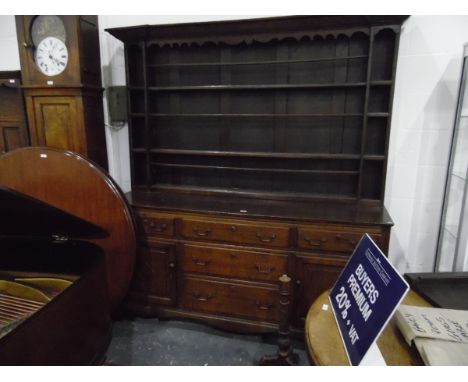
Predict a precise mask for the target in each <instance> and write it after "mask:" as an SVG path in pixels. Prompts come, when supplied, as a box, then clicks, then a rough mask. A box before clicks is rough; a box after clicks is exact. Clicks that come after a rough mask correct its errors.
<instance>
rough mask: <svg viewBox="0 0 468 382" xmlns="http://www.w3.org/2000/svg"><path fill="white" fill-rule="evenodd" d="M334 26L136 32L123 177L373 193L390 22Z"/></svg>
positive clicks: (390, 59)
mask: <svg viewBox="0 0 468 382" xmlns="http://www.w3.org/2000/svg"><path fill="white" fill-rule="evenodd" d="M309 27H311V28H313V26H308V27H307V28H309ZM175 28H176V27H175ZM290 28H292V29H291V30H294V29H295V28H296V26H293V25H291V26H290ZM150 29H151V30H152V28H150ZM175 30H177V28H176V29H175ZM344 30H348V27H344ZM344 30H335V31H334V32H331V30H330V33H331V34H332V35H333V38H328V33H329V31H328V30H326V31H325V32H324V33H325V38H324V39H320V40H317V39H307V38H302V37H304V36H301V37H299V36H298V35H295V34H294V33H293V35H291V36H289V37H288V36H286V35H287V34H288V33H286V32H285V33H286V34H285V35H284V36H283V37H284V38H282V39H278V38H277V37H275V36H276V35H275V33H273V34H272V35H271V36H269V37H268V39H263V37H262V36H263V33H264V32H263V31H262V32H261V36H257V37H256V38H254V39H253V40H252V36H246V39H245V40H240V41H239V42H238V43H234V42H233V40H232V39H233V38H234V36H233V35H230V34H229V33H228V32H226V33H227V34H224V32H223V34H221V35H216V38H215V40H213V41H212V43H210V44H208V43H207V44H204V43H194V44H191V43H188V42H187V41H186V38H188V37H189V36H185V37H182V35H180V36H179V35H178V34H177V33H176V34H175V35H173V36H171V37H170V38H169V40H168V42H167V43H165V44H164V45H160V44H159V43H158V41H157V40H158V38H157V37H156V36H154V38H149V37H148V36H147V35H146V34H142V35H139V37H138V38H137V39H138V47H137V46H136V44H135V42H136V41H134V42H133V43H132V44H131V47H135V48H131V49H130V48H129V45H127V60H128V61H129V62H130V65H129V64H128V63H127V71H128V73H127V78H129V79H130V81H129V83H130V84H134V85H136V86H129V88H128V89H129V94H128V96H129V99H130V105H131V108H133V109H132V110H133V111H135V113H130V117H129V134H130V138H131V140H130V141H131V142H132V144H135V148H134V149H133V150H132V155H133V159H134V161H133V163H132V174H133V178H132V182H133V183H132V184H142V183H144V184H145V186H146V189H147V190H150V187H151V185H157V184H159V183H170V184H173V185H174V186H188V187H192V186H199V187H202V188H203V187H207V188H210V187H218V186H219V187H221V188H222V187H227V188H228V187H230V185H235V186H232V187H239V188H240V189H241V190H247V191H246V192H247V193H248V192H250V191H251V189H254V188H260V187H261V185H262V184H263V185H264V186H265V187H267V188H268V187H269V186H268V185H269V184H274V185H276V186H275V187H277V188H276V189H277V190H281V191H282V190H290V191H291V192H295V191H296V192H299V193H300V192H305V193H307V192H310V193H311V194H317V193H319V194H320V193H323V194H324V195H326V194H328V193H331V194H342V195H348V194H353V196H355V197H356V198H357V199H358V200H361V199H371V200H374V201H381V200H382V199H383V195H384V193H383V189H384V185H385V179H384V176H385V166H386V164H387V163H386V161H387V150H388V137H389V134H388V133H389V128H390V126H389V124H388V122H389V120H390V118H391V102H392V97H393V92H392V87H393V84H394V75H395V67H396V66H395V62H394V60H395V58H396V57H397V54H396V52H395V49H396V47H398V44H397V38H398V28H396V29H395V28H394V27H393V26H392V27H391V28H388V27H385V28H383V27H382V25H381V24H379V26H378V27H376V28H374V29H372V30H371V29H366V30H367V33H359V32H356V30H355V29H353V28H351V29H349V30H348V32H344ZM179 32H180V31H179ZM231 32H232V33H233V34H234V35H236V34H237V33H240V32H241V31H237V30H236V31H234V30H232V31H231ZM199 33H200V34H201V35H204V33H205V32H202V31H201V30H200V32H199ZM343 33H344V35H345V36H347V37H346V38H341V37H340V36H343ZM228 35H229V36H228ZM208 37H209V36H205V38H208ZM270 37H271V38H270ZM190 38H193V36H190ZM210 38H214V37H213V36H212V37H210ZM285 39H288V41H285ZM179 40H180V41H179ZM236 41H237V40H236ZM206 42H208V41H206ZM238 44H240V45H238ZM335 54H338V55H340V54H341V55H342V56H340V57H337V56H335ZM192 148H193V149H192ZM200 148H201V149H200ZM296 151H297V152H296ZM366 153H367V154H366ZM282 161H287V163H284V164H281V163H282ZM328 162H330V163H328ZM278 163H279V165H278ZM327 169H337V170H336V171H335V170H327ZM176 170H177V171H176ZM182 170H183V171H182ZM222 171H224V172H223V173H222ZM173 173H174V174H175V173H176V175H174V174H173ZM220 174H222V175H223V176H224V179H221V178H223V177H221V176H220ZM294 174H303V175H304V176H303V177H304V178H307V177H310V178H312V177H315V175H314V174H317V176H316V179H317V181H316V182H315V181H313V182H307V181H305V180H302V179H301V178H296V175H294ZM291 179H293V180H292V181H291ZM314 179H315V178H314ZM296 180H297V181H296ZM351 180H352V181H351ZM355 180H356V181H355ZM248 190H250V191H248ZM354 194H355V195H354Z"/></svg>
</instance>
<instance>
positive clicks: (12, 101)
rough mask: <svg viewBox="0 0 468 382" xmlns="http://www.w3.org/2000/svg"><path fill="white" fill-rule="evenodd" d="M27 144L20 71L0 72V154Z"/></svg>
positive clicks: (26, 126)
mask: <svg viewBox="0 0 468 382" xmlns="http://www.w3.org/2000/svg"><path fill="white" fill-rule="evenodd" d="M28 145H29V134H28V125H27V118H26V110H25V105H24V99H23V90H22V89H21V73H20V72H18V71H4V72H0V154H2V153H5V152H7V151H11V150H14V149H17V148H19V147H25V146H28Z"/></svg>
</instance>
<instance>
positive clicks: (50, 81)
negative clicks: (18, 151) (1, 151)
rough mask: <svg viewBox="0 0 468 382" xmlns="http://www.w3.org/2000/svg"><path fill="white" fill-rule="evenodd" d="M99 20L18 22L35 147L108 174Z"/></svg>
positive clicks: (67, 18) (66, 18)
mask: <svg viewBox="0 0 468 382" xmlns="http://www.w3.org/2000/svg"><path fill="white" fill-rule="evenodd" d="M97 21H98V20H97V16H16V29H17V36H18V45H19V51H20V61H21V71H22V79H23V89H24V96H25V102H26V111H27V116H28V124H29V132H30V137H31V144H32V145H33V146H49V147H57V148H62V149H67V150H71V151H75V152H77V153H80V154H82V155H85V156H87V157H88V158H89V159H91V160H93V161H94V162H96V163H97V164H99V165H100V166H101V167H103V168H104V169H107V150H106V140H105V128H104V116H103V104H102V90H103V89H102V85H101V63H100V51H99V30H98V22H97Z"/></svg>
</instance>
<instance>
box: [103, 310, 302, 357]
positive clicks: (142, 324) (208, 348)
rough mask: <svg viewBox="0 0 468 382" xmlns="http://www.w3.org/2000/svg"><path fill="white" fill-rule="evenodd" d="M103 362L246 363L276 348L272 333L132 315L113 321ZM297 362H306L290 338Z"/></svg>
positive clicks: (295, 342) (272, 351)
mask: <svg viewBox="0 0 468 382" xmlns="http://www.w3.org/2000/svg"><path fill="white" fill-rule="evenodd" d="M112 337H113V338H112V342H111V344H110V346H109V350H108V353H107V362H108V363H110V364H117V365H139V366H144V365H153V366H169V365H174V366H189V365H191V366H196V365H200V366H202V365H208V366H209V365H217V366H248V365H257V364H258V361H259V360H260V358H261V357H262V356H264V355H273V354H275V353H276V351H277V346H276V340H277V337H276V335H263V336H261V335H241V334H233V333H228V332H224V331H220V330H216V329H213V328H211V327H208V326H205V325H201V324H198V323H193V322H185V321H176V320H169V321H159V320H158V319H154V318H152V319H144V318H136V319H132V320H127V319H126V320H121V321H117V322H115V323H114V327H113V336H112ZM293 347H294V351H295V353H297V354H298V355H299V365H309V361H308V358H307V354H306V352H305V350H304V343H303V342H302V341H298V340H293Z"/></svg>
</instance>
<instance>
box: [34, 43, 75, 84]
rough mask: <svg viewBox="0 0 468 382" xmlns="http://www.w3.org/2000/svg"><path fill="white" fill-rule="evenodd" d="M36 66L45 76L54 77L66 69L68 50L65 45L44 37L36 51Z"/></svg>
mask: <svg viewBox="0 0 468 382" xmlns="http://www.w3.org/2000/svg"><path fill="white" fill-rule="evenodd" d="M35 58H36V65H37V67H38V69H39V70H40V71H41V72H42V73H43V74H45V75H46V76H56V75H58V74H60V73H62V72H63V71H64V70H65V68H66V67H67V63H68V50H67V47H66V46H65V44H64V43H63V42H62V41H61V40H59V39H58V38H55V37H46V38H45V39H43V40H42V41H41V42H40V43H39V45H38V46H37V49H36V57H35Z"/></svg>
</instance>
